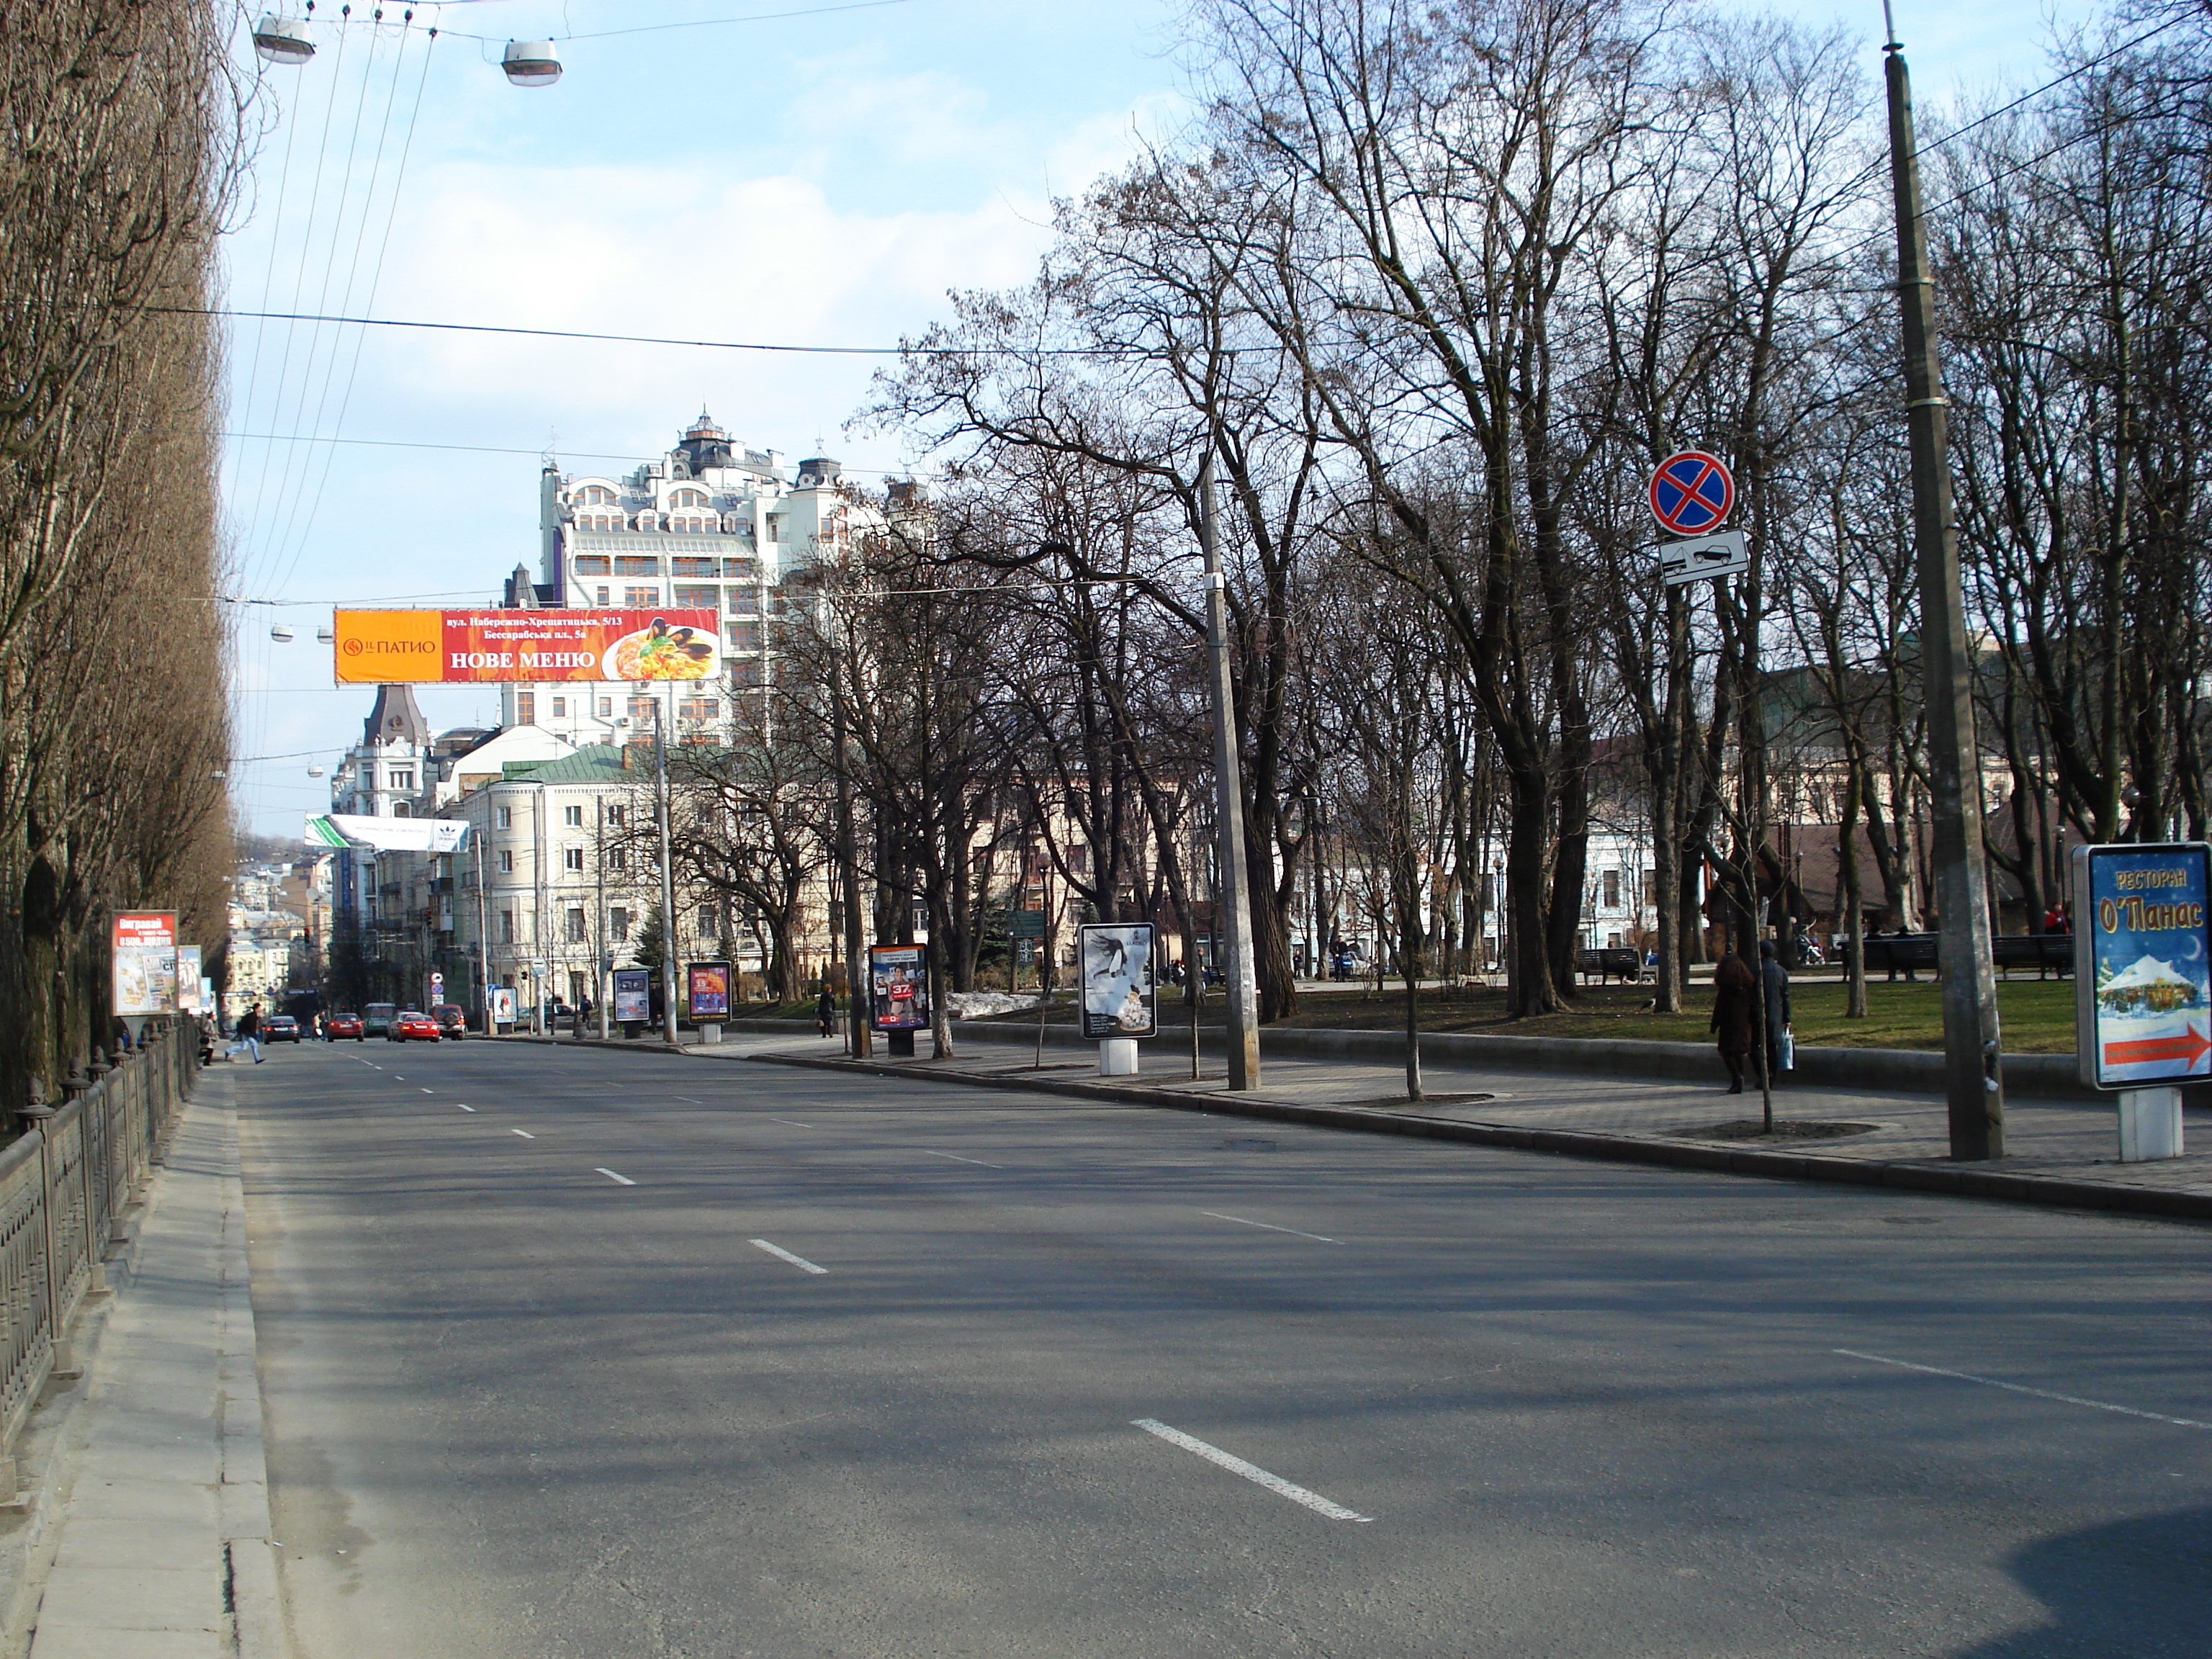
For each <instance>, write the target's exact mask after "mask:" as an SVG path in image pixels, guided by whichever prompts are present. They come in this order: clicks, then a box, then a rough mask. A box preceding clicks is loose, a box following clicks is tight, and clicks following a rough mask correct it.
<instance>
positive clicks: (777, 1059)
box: [746, 1054, 2212, 1221]
mask: <svg viewBox="0 0 2212 1659" xmlns="http://www.w3.org/2000/svg"><path fill="white" fill-rule="evenodd" d="M746 1058H748V1059H749V1060H758V1061H762V1062H764V1063H766V1064H769V1065H773V1066H806V1067H810V1068H811V1069H813V1070H817V1071H825V1072H857V1073H864V1074H867V1075H872V1076H876V1077H897V1078H920V1079H926V1080H927V1081H930V1082H934V1083H949V1084H954V1085H966V1086H969V1087H972V1088H984V1089H1005V1090H1025V1091H1032V1092H1036V1093H1042V1094H1054V1095H1064V1096H1066V1097H1070V1098H1072V1099H1077V1100H1105V1101H1114V1102H1116V1103H1121V1104H1125V1105H1133V1106H1146V1107H1151V1108H1153V1109H1158V1110H1164V1111H1180V1112H1199V1113H1204V1114H1208V1115H1216V1116H1223V1117H1249V1118H1261V1119H1267V1120H1271V1121H1276V1122H1282V1123H1304V1124H1310V1125H1313V1126H1315V1127H1320V1128H1328V1129H1347V1130H1352V1131H1354V1132H1356V1133H1368V1134H1393V1135H1407V1136H1412V1137H1414V1138H1417V1139H1427V1140H1451V1141H1458V1142H1461V1143H1462V1144H1465V1145H1468V1146H1503V1147H1508V1148H1510V1149H1512V1150H1515V1151H1518V1152H1549V1153H1554V1154H1558V1155H1561V1156H1565V1157H1568V1158H1595V1159H1599V1160H1601V1161H1604V1162H1607V1163H1615V1164H1655V1165H1658V1166H1660V1167H1662V1168H1668V1169H1677V1170H1708V1171H1711V1172H1713V1173H1715V1174H1721V1175H1737V1176H1760V1177H1764V1178H1767V1179H1771V1180H1783V1181H1817V1182H1830V1183H1832V1184H1835V1185H1838V1186H1847V1187H1886V1188H1893V1189H1897V1190H1900V1191H1906V1192H1920V1193H1932V1194H1942V1195H1947V1196H1950V1197H1955V1198H1976V1199H1995V1200H2001V1201H2003V1202H2007V1203H2015V1204H2035V1205H2041V1206H2055V1207H2058V1208H2062V1209H2086V1210H2096V1211H2101V1212H2106V1213H2108V1214H2120V1215H2140V1216H2150V1217H2155V1218H2159V1219H2161V1220H2169V1221H2212V1194H2208V1193H2183V1192H2174V1191H2171V1190H2167V1189H2161V1188H2144V1187H2125V1186H2121V1185H2119V1184H2118V1183H2116V1182H2115V1183H2107V1182H2095V1181H2072V1180H2068V1179H2065V1178H2063V1177H2061V1176H2030V1175H2015V1174H2011V1173H2008V1172H2006V1171H2002V1170H1976V1169H1968V1168H1958V1169H1951V1168H1941V1167H1931V1166H1929V1165H1927V1164H1903V1163H1888V1162H1883V1161H1881V1160H1876V1159H1869V1158H1823V1157H1821V1156H1820V1155H1819V1154H1818V1153H1809V1152H1764V1151H1761V1150H1759V1149H1758V1148H1755V1147H1735V1146H1703V1145H1699V1144H1697V1143H1695V1142H1690V1141H1674V1140H1662V1139H1656V1138H1646V1137H1643V1136H1638V1135H1614V1134H1601V1133H1592V1132H1590V1131H1589V1130H1581V1129H1540V1128H1522V1127H1516V1126H1513V1125H1510V1124H1495V1123H1465V1122H1458V1121H1452V1120H1449V1119H1441V1118H1419V1117H1413V1116H1410V1115H1407V1114H1404V1113H1397V1112H1383V1111H1376V1110H1373V1109H1368V1108H1364V1107H1352V1106H1311V1105H1304V1104H1301V1103H1297V1102H1293V1101H1282V1100H1267V1099H1265V1098H1259V1099H1232V1098H1229V1097H1223V1096H1220V1095H1208V1096H1206V1097H1202V1098H1200V1097H1189V1096H1177V1095H1176V1094H1174V1093H1172V1092H1171V1091H1164V1090H1160V1089H1149V1088H1145V1087H1143V1086H1141V1085H1128V1084H1114V1083H1078V1082H1074V1081H1072V1080H1070V1079H1050V1078H1020V1077H1004V1076H993V1075H990V1074H988V1073H974V1072H955V1071H931V1070H927V1069H925V1067H926V1066H927V1062H923V1063H922V1064H920V1065H913V1066H892V1065H884V1064H881V1063H879V1062H878V1061H874V1060H851V1059H843V1058H837V1059H833V1058H830V1057H829V1056H826V1055H818V1056H817V1055H814V1054H750V1055H748V1056H746Z"/></svg>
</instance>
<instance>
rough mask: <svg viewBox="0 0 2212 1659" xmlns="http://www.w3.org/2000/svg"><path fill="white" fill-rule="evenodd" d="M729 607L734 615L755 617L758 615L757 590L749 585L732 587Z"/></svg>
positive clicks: (758, 596) (758, 601)
mask: <svg viewBox="0 0 2212 1659" xmlns="http://www.w3.org/2000/svg"><path fill="white" fill-rule="evenodd" d="M729 608H730V611H731V612H732V614H733V615H736V616H739V617H757V616H758V615H760V593H759V592H758V591H757V589H754V588H750V587H733V588H732V589H731V590H730V605H729Z"/></svg>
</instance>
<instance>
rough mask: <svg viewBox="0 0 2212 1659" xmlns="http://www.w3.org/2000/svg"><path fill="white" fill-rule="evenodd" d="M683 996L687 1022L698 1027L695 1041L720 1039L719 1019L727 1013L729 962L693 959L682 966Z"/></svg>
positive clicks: (720, 1020) (720, 1025) (728, 1009)
mask: <svg viewBox="0 0 2212 1659" xmlns="http://www.w3.org/2000/svg"><path fill="white" fill-rule="evenodd" d="M684 1000H685V1001H686V1002H688V1003H689V1004H690V1008H691V1023H692V1024H694V1025H696V1026H697V1027H698V1028H699V1041H700V1042H720V1041H721V1040H722V1022H723V1021H724V1020H726V1019H727V1018H729V1017H730V964H729V963H726V962H695V963H690V965H689V966H687V967H686V968H685V969H684Z"/></svg>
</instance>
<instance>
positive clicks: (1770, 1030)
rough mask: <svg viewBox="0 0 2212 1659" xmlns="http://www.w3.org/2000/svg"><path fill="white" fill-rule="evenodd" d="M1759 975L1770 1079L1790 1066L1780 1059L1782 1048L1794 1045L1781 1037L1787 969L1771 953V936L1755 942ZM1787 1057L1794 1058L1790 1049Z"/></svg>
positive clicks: (1786, 1030)
mask: <svg viewBox="0 0 2212 1659" xmlns="http://www.w3.org/2000/svg"><path fill="white" fill-rule="evenodd" d="M1759 980H1760V987H1759V988H1760V990H1761V991H1762V992H1763V993H1764V994H1765V1001H1766V1006H1765V1008H1763V1009H1762V1010H1761V1011H1760V1012H1763V1013H1764V1014H1765V1016H1766V1076H1767V1080H1768V1081H1769V1082H1771V1081H1772V1080H1773V1079H1775V1078H1776V1077H1777V1076H1778V1075H1779V1074H1780V1073H1783V1072H1785V1071H1788V1070H1790V1066H1784V1064H1783V1063H1782V1062H1783V1057H1784V1050H1785V1048H1794V1043H1786V1042H1785V1041H1784V1040H1785V1039H1786V1038H1788V1037H1789V1036H1790V970H1789V969H1787V968H1784V966H1783V965H1782V959H1781V957H1778V956H1777V955H1776V954H1775V951H1774V941H1773V940H1772V939H1762V940H1761V941H1760V942H1759ZM1790 1059H1791V1060H1792V1061H1794V1060H1796V1054H1794V1053H1792V1054H1790Z"/></svg>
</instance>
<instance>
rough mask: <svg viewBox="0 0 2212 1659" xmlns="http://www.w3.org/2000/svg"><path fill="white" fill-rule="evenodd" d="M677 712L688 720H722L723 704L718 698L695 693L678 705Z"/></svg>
mask: <svg viewBox="0 0 2212 1659" xmlns="http://www.w3.org/2000/svg"><path fill="white" fill-rule="evenodd" d="M676 712H677V713H678V714H681V715H682V716H683V717H684V719H685V720H720V718H721V717H722V705H721V702H720V699H718V698H714V697H702V696H696V694H695V695H693V696H687V697H686V698H684V701H683V702H680V703H678V705H677V706H676Z"/></svg>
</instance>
